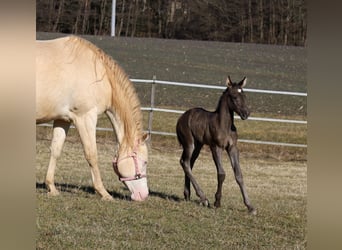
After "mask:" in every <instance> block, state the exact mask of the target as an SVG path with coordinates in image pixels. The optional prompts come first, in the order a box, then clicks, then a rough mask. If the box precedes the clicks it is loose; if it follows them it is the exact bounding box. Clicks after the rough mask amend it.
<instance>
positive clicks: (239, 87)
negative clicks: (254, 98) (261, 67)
mask: <svg viewBox="0 0 342 250" xmlns="http://www.w3.org/2000/svg"><path fill="white" fill-rule="evenodd" d="M246 83H247V78H246V77H244V78H243V79H242V80H241V81H240V82H239V83H234V82H232V81H231V79H230V77H229V76H228V77H227V81H226V84H227V89H226V91H225V93H226V94H228V96H229V100H228V102H229V108H230V109H232V110H233V111H234V112H236V113H237V114H238V115H239V116H240V117H241V119H242V120H245V119H247V118H248V116H249V114H250V111H249V109H248V107H247V102H246V95H245V93H244V91H243V88H244V87H245V86H246Z"/></svg>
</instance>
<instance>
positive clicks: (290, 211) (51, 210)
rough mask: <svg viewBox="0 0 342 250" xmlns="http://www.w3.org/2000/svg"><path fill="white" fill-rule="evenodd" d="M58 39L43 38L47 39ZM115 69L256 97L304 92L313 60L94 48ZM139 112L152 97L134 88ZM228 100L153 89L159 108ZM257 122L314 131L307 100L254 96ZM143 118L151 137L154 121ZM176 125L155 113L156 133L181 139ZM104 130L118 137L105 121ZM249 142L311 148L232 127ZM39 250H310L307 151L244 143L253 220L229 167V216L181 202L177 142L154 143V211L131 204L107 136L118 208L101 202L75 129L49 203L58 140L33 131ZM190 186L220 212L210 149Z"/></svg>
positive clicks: (137, 44)
mask: <svg viewBox="0 0 342 250" xmlns="http://www.w3.org/2000/svg"><path fill="white" fill-rule="evenodd" d="M61 35H62V34H50V33H37V38H39V39H48V38H53V37H58V36H61ZM86 38H87V39H89V40H91V41H92V42H94V43H95V44H97V45H98V46H99V47H101V48H103V49H104V50H105V51H106V52H107V53H109V54H110V55H111V56H113V58H115V59H116V60H117V61H118V62H119V63H120V64H121V65H122V66H123V68H124V69H125V70H126V71H127V73H128V74H129V75H130V77H131V78H140V79H151V78H152V77H153V75H156V76H157V79H160V80H169V81H178V82H194V83H205V84H215V85H219V84H221V85H223V82H224V81H225V77H226V75H227V74H228V73H229V74H230V75H231V76H232V79H233V80H234V81H237V80H239V79H241V78H242V77H243V76H245V75H246V76H247V77H248V83H247V84H248V85H247V86H248V88H259V89H272V90H287V91H300V92H306V88H307V83H306V49H305V48H300V47H284V46H265V45H256V44H234V43H217V42H200V41H176V40H161V39H136V38H134V39H132V38H115V39H112V38H109V37H90V36H87V37H86ZM135 86H136V88H137V92H138V95H139V98H140V100H141V103H142V106H149V104H150V87H151V86H150V85H140V84H139V85H138V84H136V85H135ZM221 92H222V91H213V90H204V89H191V88H177V87H172V86H162V85H157V87H156V93H157V97H156V106H157V107H163V108H172V109H179V110H186V109H188V108H191V107H194V106H201V107H203V108H206V109H208V110H213V109H214V108H215V106H216V103H217V101H218V98H219V95H220V94H221ZM247 95H248V101H249V106H250V108H251V111H252V115H251V116H254V117H273V118H281V119H298V120H302V119H306V115H307V112H306V107H307V106H306V98H303V97H289V96H279V95H273V96H270V95H264V94H254V93H247ZM143 114H144V124H145V125H144V129H147V117H148V113H147V112H143ZM178 117H179V115H177V114H166V113H158V112H155V113H154V115H153V118H154V119H153V129H154V130H159V131H166V132H173V133H174V132H175V124H176V121H177V119H178ZM98 126H99V127H111V125H110V124H109V122H108V120H107V118H106V117H105V116H102V115H101V116H100V117H99V121H98ZM236 126H237V128H238V133H239V137H240V138H241V139H252V140H265V141H279V142H289V143H300V144H306V143H307V139H306V136H307V126H306V125H295V124H283V123H268V122H257V121H248V120H247V121H241V120H236ZM36 138H37V143H36V152H37V153H36V187H37V188H36V199H37V206H36V215H37V216H36V228H37V238H36V245H37V249H305V248H306V246H307V226H306V225H307V218H306V209H307V162H306V148H294V147H280V146H268V145H255V144H248V143H239V149H240V159H241V168H242V171H243V174H244V180H245V185H246V188H247V191H248V194H249V196H250V199H251V201H252V203H253V205H254V206H255V207H256V208H257V209H258V215H257V216H251V215H249V214H248V213H247V210H246V208H245V207H244V205H243V202H242V198H241V194H240V191H239V188H238V186H237V184H236V183H235V180H234V177H233V173H232V170H231V166H230V164H229V161H228V159H227V156H225V157H223V159H224V160H223V164H224V166H225V170H226V173H227V177H226V180H225V182H224V185H223V198H222V207H221V208H219V209H214V208H210V209H208V208H205V207H202V206H200V205H199V199H198V197H196V196H195V194H194V192H193V194H192V200H191V201H190V202H185V201H184V200H183V182H184V179H183V178H184V174H183V171H182V169H181V167H180V165H179V157H180V155H181V147H180V146H179V144H178V142H177V139H176V137H171V136H159V135H152V141H151V142H150V148H149V164H148V183H149V188H150V197H149V198H148V200H147V201H146V202H143V203H136V202H131V201H129V200H128V198H127V197H129V195H130V194H129V192H128V190H127V189H126V188H125V187H124V185H123V184H122V183H120V182H119V181H118V178H117V176H116V175H115V173H114V172H113V169H112V166H111V161H112V158H113V155H114V151H115V149H116V147H117V146H116V144H115V139H114V135H113V133H111V132H103V131H99V132H98V133H97V143H98V149H99V165H100V171H101V175H102V178H103V182H104V185H105V187H106V188H107V190H108V191H109V192H110V193H111V194H112V196H113V197H114V201H111V202H104V201H102V200H101V199H100V197H99V195H97V194H95V193H94V189H93V188H92V183H91V175H90V171H89V167H88V165H87V163H86V161H85V159H84V156H83V151H82V146H81V144H80V139H79V136H78V133H77V131H76V130H74V129H70V132H69V135H68V137H67V141H66V145H65V147H64V150H63V154H62V156H61V158H60V160H59V161H58V166H57V171H56V176H55V180H56V183H57V188H58V189H59V190H60V191H61V195H60V196H59V197H48V196H47V194H46V192H47V190H46V188H45V185H44V184H43V183H44V180H45V175H46V171H47V165H48V161H49V145H50V140H51V128H45V127H37V129H36ZM194 174H195V176H196V178H197V180H198V182H199V184H200V185H201V187H202V188H203V190H204V192H205V193H206V195H207V197H208V199H209V201H210V202H211V203H212V204H213V202H214V193H215V191H216V185H217V181H216V170H215V166H214V163H213V161H212V159H211V155H210V152H209V150H208V148H207V147H204V148H203V150H202V153H201V154H200V156H199V158H198V160H197V162H196V165H195V168H194Z"/></svg>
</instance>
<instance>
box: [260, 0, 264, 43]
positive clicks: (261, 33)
mask: <svg viewBox="0 0 342 250" xmlns="http://www.w3.org/2000/svg"><path fill="white" fill-rule="evenodd" d="M259 39H260V41H259V42H261V43H262V42H263V41H264V6H263V2H262V0H259Z"/></svg>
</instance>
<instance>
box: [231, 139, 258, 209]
mask: <svg viewBox="0 0 342 250" xmlns="http://www.w3.org/2000/svg"><path fill="white" fill-rule="evenodd" d="M227 153H228V156H229V158H230V162H231V164H232V167H233V170H234V176H235V180H236V182H237V184H238V185H239V187H240V190H241V193H242V197H243V202H244V204H245V205H246V207H247V208H248V211H249V212H250V213H251V214H256V210H255V208H254V207H253V206H252V204H251V202H250V201H249V198H248V195H247V191H246V188H245V185H244V182H243V177H242V172H241V169H240V163H239V150H238V148H237V147H236V145H235V144H234V145H231V146H230V147H228V148H227Z"/></svg>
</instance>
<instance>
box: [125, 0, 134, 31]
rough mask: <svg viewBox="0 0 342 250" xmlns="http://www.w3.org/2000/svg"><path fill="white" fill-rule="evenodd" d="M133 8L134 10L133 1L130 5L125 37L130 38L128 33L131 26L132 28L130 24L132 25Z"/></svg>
mask: <svg viewBox="0 0 342 250" xmlns="http://www.w3.org/2000/svg"><path fill="white" fill-rule="evenodd" d="M132 8H133V1H131V2H130V3H129V8H128V15H127V22H126V32H125V36H128V32H129V26H130V23H131V14H132Z"/></svg>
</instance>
